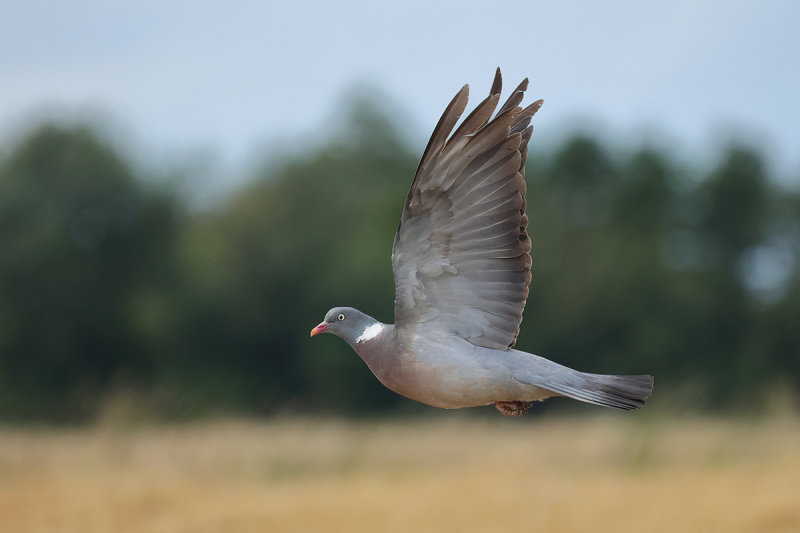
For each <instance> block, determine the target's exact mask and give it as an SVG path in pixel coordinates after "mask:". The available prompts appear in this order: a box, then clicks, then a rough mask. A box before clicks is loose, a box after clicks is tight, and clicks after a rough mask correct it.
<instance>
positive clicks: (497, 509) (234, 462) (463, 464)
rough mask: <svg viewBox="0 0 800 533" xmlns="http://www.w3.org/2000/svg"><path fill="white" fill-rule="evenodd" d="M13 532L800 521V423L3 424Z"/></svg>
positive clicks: (630, 418)
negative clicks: (83, 426)
mask: <svg viewBox="0 0 800 533" xmlns="http://www.w3.org/2000/svg"><path fill="white" fill-rule="evenodd" d="M498 416H499V415H498ZM0 531H3V532H16V533H27V532H81V533H89V532H104V533H107V532H131V533H133V532H136V533H145V532H250V531H258V532H272V531H277V532H282V531H325V532H328V531H331V532H336V531H348V532H350V531H370V532H379V531H393V532H406V531H443V532H448V531H451V532H463V531H503V532H505V531H547V532H559V531H591V532H593V533H597V532H603V531H613V532H615V533H619V532H626V531H636V532H642V531H647V532H660V531H663V532H676V531H677V532H687V531H703V532H714V531H725V532H728V531H734V532H735V531H757V532H761V531H765V532H772V531H781V532H784V531H785V532H797V531H800V420H798V418H797V417H791V416H782V417H779V418H771V419H767V420H761V421H758V420H752V419H751V420H749V421H746V422H736V421H732V420H728V419H687V420H669V421H660V420H657V419H650V418H647V417H646V416H642V414H640V413H626V414H605V413H603V414H601V415H595V416H591V417H587V418H574V417H567V418H562V417H555V416H550V417H545V418H539V419H536V418H533V417H527V418H525V417H523V418H520V419H500V418H498V419H496V420H493V419H492V420H490V419H484V418H471V417H465V416H462V415H461V414H454V413H444V414H443V415H441V416H437V417H435V418H429V419H422V420H410V421H409V420H389V421H385V422H376V421H369V422H367V421H361V422H353V421H341V420H330V419H322V420H313V419H308V418H305V419H277V420H272V421H259V422H254V421H222V422H205V423H200V424H192V425H181V426H163V425H162V426H145V427H139V428H120V427H116V426H114V425H99V426H97V427H93V428H89V429H51V428H36V429H31V428H24V429H14V428H5V429H0Z"/></svg>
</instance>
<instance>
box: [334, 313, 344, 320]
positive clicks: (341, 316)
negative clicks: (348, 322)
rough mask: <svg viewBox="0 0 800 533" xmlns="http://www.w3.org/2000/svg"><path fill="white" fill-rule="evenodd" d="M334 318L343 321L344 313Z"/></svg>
mask: <svg viewBox="0 0 800 533" xmlns="http://www.w3.org/2000/svg"><path fill="white" fill-rule="evenodd" d="M336 318H338V319H339V320H344V313H339V316H338V317H336Z"/></svg>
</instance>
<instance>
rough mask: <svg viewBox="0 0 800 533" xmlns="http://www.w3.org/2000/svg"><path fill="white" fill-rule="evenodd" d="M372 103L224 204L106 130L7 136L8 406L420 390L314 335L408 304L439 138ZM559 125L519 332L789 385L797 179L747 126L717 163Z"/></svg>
mask: <svg viewBox="0 0 800 533" xmlns="http://www.w3.org/2000/svg"><path fill="white" fill-rule="evenodd" d="M352 109H353V111H352V112H351V113H350V115H349V117H348V119H347V120H346V121H344V124H342V125H341V127H340V128H339V130H338V133H337V135H336V137H335V139H333V140H330V141H328V142H327V143H325V144H320V145H317V146H316V147H314V146H308V147H305V148H306V150H305V151H303V152H298V153H299V154H300V155H285V156H283V157H278V158H274V157H273V158H270V160H269V161H267V162H265V163H264V165H263V167H261V168H260V170H258V171H257V172H255V173H254V175H253V176H252V179H251V180H249V181H248V183H247V185H245V186H243V187H241V188H240V189H239V190H237V191H236V192H235V193H233V194H231V195H230V196H227V197H225V198H224V199H221V200H220V201H218V202H216V203H215V204H214V205H213V206H210V207H208V206H207V207H205V208H196V207H191V206H189V205H188V202H186V201H185V200H184V198H185V197H186V196H187V195H185V194H182V192H181V188H180V187H170V186H166V185H165V182H168V181H169V180H165V179H158V177H157V176H142V175H140V174H141V172H139V171H137V170H135V169H136V165H135V164H133V162H132V161H130V160H129V159H128V158H126V157H124V156H123V155H121V154H120V153H119V152H118V151H115V150H114V149H113V148H112V147H111V145H110V144H108V143H106V142H104V141H103V140H102V139H101V138H99V136H98V135H97V134H96V133H95V132H94V131H93V130H92V129H91V128H85V127H66V126H57V125H43V126H41V127H39V128H37V129H36V130H34V131H32V132H30V133H29V134H27V135H26V136H25V137H24V138H21V139H19V140H18V141H17V142H16V143H15V144H14V145H11V146H6V147H4V148H3V151H2V153H3V156H2V160H0V418H2V419H3V420H18V421H19V420H86V419H91V418H92V417H94V416H98V415H99V414H102V411H103V409H105V408H107V406H108V405H114V404H115V402H117V403H118V402H119V401H120V400H119V398H128V399H129V402H130V404H131V405H130V406H129V407H130V408H133V409H134V410H142V411H146V412H148V413H149V414H150V415H156V416H162V417H166V418H179V417H188V416H196V415H202V414H206V413H219V412H223V413H224V412H249V413H273V412H276V411H282V410H288V411H291V412H295V411H299V412H311V411H318V410H322V411H325V412H337V413H359V412H365V411H372V412H375V411H379V410H388V409H398V408H401V409H416V407H412V406H411V402H409V401H407V400H404V399H402V398H400V397H398V396H396V395H394V394H392V393H390V392H388V391H386V390H384V389H383V388H382V386H381V385H380V384H378V382H377V381H376V380H375V379H374V378H373V377H372V376H371V375H370V374H369V372H368V370H367V369H366V367H365V366H364V365H363V364H362V363H361V361H360V360H359V359H358V358H357V356H356V355H355V354H353V353H351V352H350V350H349V348H347V347H346V345H345V344H344V343H343V342H341V341H339V340H338V339H334V338H333V337H327V336H326V337H318V338H315V339H313V340H311V339H309V337H308V332H309V329H310V328H311V327H312V326H314V325H316V324H317V323H318V322H319V321H320V320H321V318H322V317H323V315H324V314H325V312H326V310H327V309H328V308H329V307H332V306H334V305H352V306H356V307H359V308H361V309H362V310H364V311H366V312H368V313H370V314H372V315H373V316H375V317H376V318H378V319H380V320H383V321H385V322H391V321H392V306H393V302H392V298H393V282H392V273H391V264H390V252H391V245H392V239H393V236H394V231H395V228H396V226H397V222H398V220H399V216H400V209H401V206H402V202H403V199H404V198H405V194H406V191H407V188H408V186H409V184H410V182H411V178H412V176H413V172H414V169H415V168H416V164H417V161H418V157H419V154H417V153H412V151H411V150H410V149H409V148H408V146H407V145H406V144H405V143H404V140H403V139H402V136H401V135H399V134H398V133H397V130H396V129H395V127H394V125H393V124H392V122H391V121H390V120H389V119H387V118H386V116H385V115H383V114H382V112H381V111H379V110H378V109H377V107H376V106H374V105H371V104H370V102H369V101H364V102H359V103H358V104H357V105H353V107H352ZM540 134H541V132H535V133H534V137H533V145H532V156H531V157H530V158H529V162H528V174H527V180H528V214H529V216H530V219H531V225H530V228H529V229H530V233H531V236H532V239H533V256H534V269H533V274H534V276H533V284H532V291H531V297H530V299H529V301H528V307H527V311H526V314H525V321H524V322H523V329H522V334H521V335H520V338H519V342H518V347H519V348H521V349H523V350H527V351H531V352H534V353H538V354H541V355H546V356H549V357H551V358H553V359H556V360H557V361H560V362H562V363H565V364H568V365H574V366H576V367H578V368H580V369H583V370H586V371H593V372H613V373H626V372H635V373H642V372H648V373H653V374H655V375H656V395H657V396H659V397H660V398H662V399H672V400H674V401H677V402H680V401H683V402H686V403H688V404H691V405H693V406H695V407H696V408H697V409H709V408H713V409H738V408H741V407H742V406H745V405H747V406H752V405H756V406H763V405H764V404H765V402H767V401H769V399H770V398H772V397H773V396H774V395H775V394H776V393H781V394H784V396H789V397H791V396H792V394H793V392H794V391H797V390H798V388H799V387H800V321H799V320H798V319H799V318H800V192H798V190H797V189H791V188H787V187H785V186H782V185H780V184H779V183H777V182H776V181H775V179H774V177H772V176H770V175H769V167H768V166H767V165H766V164H765V161H764V160H763V158H762V156H761V155H760V154H759V153H758V151H757V150H755V149H753V148H750V147H747V146H732V147H730V148H729V149H728V150H727V151H726V152H724V153H722V154H720V156H719V158H718V160H717V162H716V163H715V165H714V166H713V168H711V169H710V170H709V169H705V170H703V169H702V168H701V167H700V166H699V165H692V164H687V162H685V161H682V162H679V161H678V160H676V158H674V156H672V155H670V154H668V153H666V152H663V151H660V150H659V149H658V148H649V147H645V148H642V149H641V150H639V151H635V152H633V153H620V152H619V151H618V150H616V151H615V150H610V149H609V148H608V147H607V146H604V143H603V142H602V141H600V140H598V139H592V138H588V137H585V136H577V137H574V138H571V139H569V140H568V141H566V142H564V143H563V144H562V145H561V146H559V147H558V148H557V149H555V150H554V151H553V152H552V153H542V152H541V151H540V150H537V149H536V144H537V136H538V135H540ZM689 163H691V162H689ZM184 181H185V182H187V183H189V185H190V186H191V176H185V177H184ZM167 184H169V183H167ZM787 392H788V394H786V393H787Z"/></svg>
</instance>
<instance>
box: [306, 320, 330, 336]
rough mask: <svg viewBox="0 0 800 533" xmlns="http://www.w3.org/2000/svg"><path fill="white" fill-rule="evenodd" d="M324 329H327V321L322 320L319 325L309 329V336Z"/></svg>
mask: <svg viewBox="0 0 800 533" xmlns="http://www.w3.org/2000/svg"><path fill="white" fill-rule="evenodd" d="M326 329H328V324H327V322H323V323H322V324H320V325H319V326H317V327H315V328H314V329H312V330H311V335H310V336H311V337H313V336H314V335H317V334H319V333H322V332H323V331H325V330H326Z"/></svg>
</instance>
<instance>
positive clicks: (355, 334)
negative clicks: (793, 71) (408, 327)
mask: <svg viewBox="0 0 800 533" xmlns="http://www.w3.org/2000/svg"><path fill="white" fill-rule="evenodd" d="M382 329H383V324H381V323H380V322H378V321H377V320H375V319H374V318H372V317H371V316H369V315H365V314H364V313H362V312H361V311H359V310H358V309H354V308H352V307H334V308H333V309H331V310H330V311H328V312H327V313H326V314H325V320H323V321H322V322H320V323H319V325H318V326H317V327H315V328H314V329H312V330H311V336H312V337H313V336H314V335H317V334H319V333H333V334H334V335H336V336H337V337H339V338H341V339H344V340H345V341H347V342H348V343H350V344H353V343H358V342H363V341H365V340H370V339H372V338H373V337H375V336H376V335H377V334H378V333H380V331H381V330H382Z"/></svg>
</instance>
